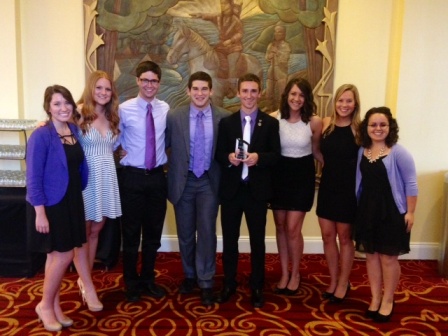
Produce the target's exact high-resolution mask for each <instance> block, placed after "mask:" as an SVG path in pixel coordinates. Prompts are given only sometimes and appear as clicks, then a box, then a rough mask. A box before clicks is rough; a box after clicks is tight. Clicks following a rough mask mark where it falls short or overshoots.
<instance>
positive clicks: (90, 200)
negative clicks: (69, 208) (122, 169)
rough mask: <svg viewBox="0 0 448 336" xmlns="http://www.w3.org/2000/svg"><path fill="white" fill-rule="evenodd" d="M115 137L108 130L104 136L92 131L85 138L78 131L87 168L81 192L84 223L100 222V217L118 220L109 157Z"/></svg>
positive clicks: (116, 193)
mask: <svg viewBox="0 0 448 336" xmlns="http://www.w3.org/2000/svg"><path fill="white" fill-rule="evenodd" d="M116 138H117V137H116V136H114V135H113V133H112V131H111V130H108V131H107V134H106V136H104V137H103V136H102V135H101V133H100V132H99V131H98V130H97V129H96V128H94V127H90V128H89V129H88V130H87V132H86V133H85V134H83V133H82V131H81V130H79V142H80V143H81V146H82V148H83V150H84V154H85V156H86V160H87V165H88V167H89V181H88V184H87V187H86V189H85V190H84V191H83V198H84V209H85V215H86V220H93V221H95V222H100V221H101V220H102V218H103V217H107V218H117V217H120V216H121V203H120V193H119V190H118V181H117V171H116V167H115V162H114V157H113V145H114V143H115V141H116Z"/></svg>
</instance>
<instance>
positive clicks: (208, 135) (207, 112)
mask: <svg viewBox="0 0 448 336" xmlns="http://www.w3.org/2000/svg"><path fill="white" fill-rule="evenodd" d="M202 112H203V113H204V116H203V117H202V121H203V122H204V132H205V146H204V148H205V154H204V155H205V158H204V169H205V170H209V169H210V161H211V158H212V147H213V117H212V109H211V106H210V105H208V106H207V107H206V108H205V109H204V110H202ZM198 113H199V110H198V109H197V108H195V107H194V106H193V105H192V104H190V164H189V167H188V169H189V170H191V171H193V165H194V158H193V153H194V136H195V133H196V121H197V114H198Z"/></svg>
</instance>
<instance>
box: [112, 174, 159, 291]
mask: <svg viewBox="0 0 448 336" xmlns="http://www.w3.org/2000/svg"><path fill="white" fill-rule="evenodd" d="M144 172H145V170H143V169H138V168H132V167H124V168H123V171H122V173H121V176H120V195H121V204H122V210H123V216H122V218H121V222H122V235H123V277H124V282H125V285H126V287H127V288H135V287H136V286H138V285H139V284H148V283H151V282H154V277H155V272H154V268H155V261H156V257H157V250H158V249H159V248H160V245H161V244H160V239H161V237H162V229H163V223H164V220H165V214H166V207H167V204H166V202H167V201H166V198H167V184H166V177H165V173H164V172H163V169H162V167H157V168H155V169H153V170H151V171H149V172H148V171H146V172H147V173H144ZM140 239H141V243H142V260H141V270H140V272H138V270H137V263H138V249H139V246H140Z"/></svg>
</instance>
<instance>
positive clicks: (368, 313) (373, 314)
mask: <svg viewBox="0 0 448 336" xmlns="http://www.w3.org/2000/svg"><path fill="white" fill-rule="evenodd" d="M378 310H379V309H378ZM378 310H370V309H367V310H366V313H365V316H366V317H367V318H368V319H372V320H374V319H375V317H376V315H378Z"/></svg>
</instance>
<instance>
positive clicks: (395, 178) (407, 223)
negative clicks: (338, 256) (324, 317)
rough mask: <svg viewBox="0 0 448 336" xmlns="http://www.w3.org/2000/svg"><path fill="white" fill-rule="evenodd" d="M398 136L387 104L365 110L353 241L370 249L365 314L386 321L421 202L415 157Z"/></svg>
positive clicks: (365, 249) (360, 249)
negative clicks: (417, 208)
mask: <svg viewBox="0 0 448 336" xmlns="http://www.w3.org/2000/svg"><path fill="white" fill-rule="evenodd" d="M397 140H398V124H397V121H396V120H395V119H394V118H393V117H392V114H391V112H390V110H389V108H387V107H375V108H372V109H370V110H369V111H367V113H366V115H365V118H364V120H363V121H362V122H361V125H360V130H359V143H360V145H361V148H360V150H359V152H358V162H357V171H356V195H357V198H358V210H357V215H356V220H355V241H356V250H357V251H360V252H365V253H366V266H367V275H368V277H369V282H370V290H371V292H372V300H371V302H370V305H369V308H368V309H367V311H366V317H368V318H372V319H373V320H374V321H376V322H388V321H389V320H390V318H391V316H392V314H393V310H394V292H395V289H396V288H397V285H398V281H399V279H400V273H401V271H400V264H399V263H398V256H399V255H402V254H405V253H408V252H409V250H410V248H409V241H410V234H411V229H412V226H413V225H414V211H415V206H416V203H417V193H418V189H417V176H416V171H415V164H414V160H413V159H412V156H411V154H409V152H408V151H407V150H406V149H405V148H404V147H402V146H400V145H398V144H397ZM383 287H384V291H383Z"/></svg>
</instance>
